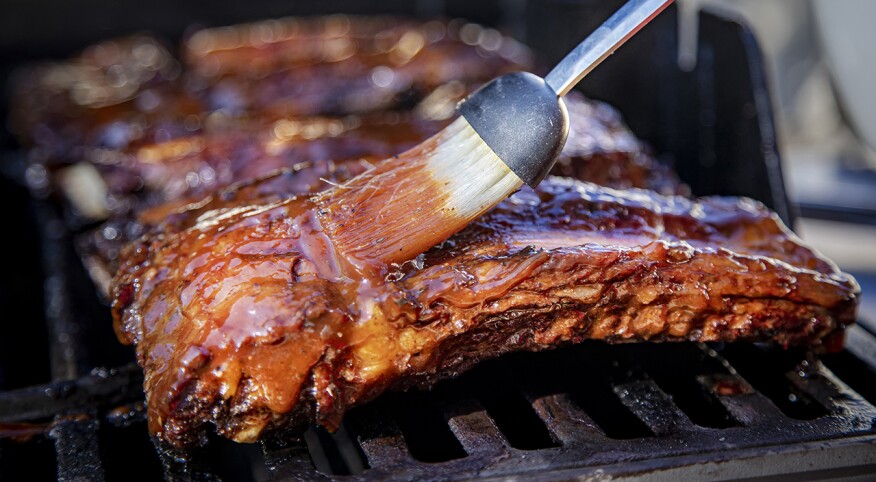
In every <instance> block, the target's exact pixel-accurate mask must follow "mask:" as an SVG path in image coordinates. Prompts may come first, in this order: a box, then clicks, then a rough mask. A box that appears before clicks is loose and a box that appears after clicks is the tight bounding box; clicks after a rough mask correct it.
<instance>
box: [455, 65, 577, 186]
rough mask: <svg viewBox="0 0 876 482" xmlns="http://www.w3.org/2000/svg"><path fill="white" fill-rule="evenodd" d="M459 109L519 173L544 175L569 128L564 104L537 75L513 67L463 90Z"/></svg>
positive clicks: (532, 181) (534, 177) (536, 178)
mask: <svg viewBox="0 0 876 482" xmlns="http://www.w3.org/2000/svg"><path fill="white" fill-rule="evenodd" d="M459 113H460V114H461V115H462V116H463V117H465V120H466V121H468V123H469V124H470V125H471V126H472V128H473V129H474V130H475V132H477V133H478V135H480V136H481V139H483V140H484V142H486V143H487V145H488V146H490V148H491V149H492V150H493V152H495V153H496V155H497V156H499V158H500V159H502V161H503V162H504V163H505V164H506V165H507V166H508V167H509V168H510V169H511V171H513V172H514V174H516V175H517V176H518V177H519V178H520V179H522V180H523V182H525V183H526V184H528V185H529V186H531V187H535V186H537V185H538V183H540V182H541V181H542V179H544V178H545V176H547V174H548V172H550V170H551V168H552V167H553V166H554V162H555V161H556V159H557V156H559V155H560V151H562V150H563V145H564V144H565V143H566V136H567V135H568V133H569V115H568V113H567V112H566V105H565V103H564V102H563V101H562V99H560V98H559V97H557V94H556V92H554V90H553V89H552V88H551V87H550V86H549V85H547V83H545V81H544V79H542V78H541V77H539V76H537V75H534V74H530V73H527V72H515V73H511V74H506V75H503V76H501V77H498V78H496V79H494V80H492V81H490V82H489V83H488V84H485V85H484V86H482V87H481V88H480V89H478V90H477V91H475V92H474V93H472V94H471V95H470V96H468V98H467V99H465V100H464V101H462V102H461V103H460V105H459Z"/></svg>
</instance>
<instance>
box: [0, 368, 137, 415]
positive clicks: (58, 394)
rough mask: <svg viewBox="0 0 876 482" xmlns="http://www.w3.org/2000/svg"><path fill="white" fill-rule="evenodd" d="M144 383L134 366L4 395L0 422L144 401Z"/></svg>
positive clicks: (0, 398) (1, 396) (0, 407)
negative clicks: (138, 400) (139, 400)
mask: <svg viewBox="0 0 876 482" xmlns="http://www.w3.org/2000/svg"><path fill="white" fill-rule="evenodd" d="M142 383H143V374H142V371H141V370H140V369H139V368H138V367H137V366H136V365H134V364H131V365H126V366H124V367H122V368H119V369H116V370H109V371H106V372H103V371H102V372H96V373H94V374H92V375H88V376H85V377H82V378H79V379H76V380H67V381H61V382H56V383H49V384H45V385H37V386H33V387H28V388H22V389H19V390H11V391H7V392H0V421H2V422H21V421H26V420H34V419H39V418H45V417H51V416H53V415H59V414H63V413H67V412H71V411H75V410H76V409H81V408H84V407H89V408H91V407H94V406H96V405H97V406H110V405H114V404H119V403H124V402H127V401H130V400H137V399H142V397H143V386H142Z"/></svg>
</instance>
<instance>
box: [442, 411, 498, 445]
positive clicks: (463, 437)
mask: <svg viewBox="0 0 876 482" xmlns="http://www.w3.org/2000/svg"><path fill="white" fill-rule="evenodd" d="M441 411H442V413H443V414H444V418H445V419H446V420H447V424H448V425H449V426H450V430H451V431H452V432H453V435H455V436H456V439H457V440H459V443H460V444H461V445H462V448H463V449H465V451H466V453H468V454H469V455H488V454H500V453H505V452H507V448H508V442H507V441H506V440H505V438H504V437H503V436H502V434H501V433H500V431H499V428H498V427H496V423H495V422H494V421H493V419H492V418H490V416H489V415H488V414H487V411H486V409H484V407H483V406H482V405H481V404H480V403H479V402H477V401H476V400H473V399H465V400H458V401H454V402H452V403H447V404H442V406H441Z"/></svg>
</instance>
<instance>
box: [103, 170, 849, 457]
mask: <svg viewBox="0 0 876 482" xmlns="http://www.w3.org/2000/svg"><path fill="white" fill-rule="evenodd" d="M308 170H309V168H302V169H299V170H298V171H297V172H291V171H287V172H284V173H279V174H276V175H273V176H269V177H267V178H264V179H262V180H258V181H253V182H248V183H243V184H241V185H239V186H236V187H234V188H230V189H226V190H223V191H221V192H219V193H217V194H215V195H213V196H210V197H208V198H206V199H205V200H203V201H202V202H201V203H199V204H197V205H190V206H188V207H186V208H184V209H181V210H178V211H175V212H173V213H170V214H167V215H166V216H162V218H163V220H162V221H161V222H160V223H157V224H154V225H152V226H150V227H148V228H147V232H146V233H145V234H144V235H143V237H141V238H140V239H139V241H137V242H135V243H132V244H130V245H128V246H127V247H126V248H125V249H124V250H123V253H122V255H121V267H120V269H119V271H118V274H117V275H116V277H115V279H114V282H113V288H112V293H113V313H114V317H115V319H116V328H117V333H118V334H119V336H120V338H121V339H122V340H123V341H125V342H126V343H134V344H136V345H137V355H138V360H139V363H140V364H141V365H142V367H143V369H144V371H145V374H146V379H145V388H146V393H147V401H148V416H149V426H150V429H151V431H152V432H153V433H154V434H155V435H156V436H157V437H158V438H159V439H160V440H163V441H166V442H169V443H171V444H173V445H175V446H177V447H185V446H189V445H193V444H199V443H201V442H203V441H204V437H205V434H206V433H207V432H208V427H209V426H210V425H211V424H212V425H214V426H215V429H216V431H217V432H218V433H219V434H221V435H223V436H226V437H229V438H232V439H234V440H237V441H243V442H246V441H253V440H256V439H257V438H259V437H260V436H262V435H263V433H265V432H270V431H277V430H301V429H303V428H304V427H306V426H307V425H308V424H311V423H318V424H321V425H324V426H327V427H329V428H332V427H335V426H337V424H338V423H339V421H340V418H341V417H342V415H343V414H344V412H345V411H346V410H347V409H348V408H349V407H352V406H354V405H358V404H361V403H363V402H366V401H368V400H370V399H373V398H374V397H376V396H377V395H379V394H380V393H382V392H383V391H385V390H387V389H393V388H403V387H407V386H411V385H420V386H429V385H431V384H433V383H434V382H435V381H437V380H439V379H441V378H444V377H449V376H454V375H456V374H458V373H460V372H461V371H463V370H465V369H467V368H469V367H470V366H472V365H473V364H475V363H477V362H478V361H480V360H484V359H488V358H492V357H496V356H498V355H501V354H503V353H506V352H510V351H519V350H544V349H549V348H554V347H558V346H562V345H565V344H569V343H576V342H580V341H582V340H585V339H598V340H605V341H607V342H612V343H620V342H633V341H646V340H648V341H681V340H693V341H767V342H773V343H777V344H780V345H785V346H788V345H807V346H812V347H818V346H819V345H821V344H824V343H827V342H828V341H829V340H830V339H832V338H836V337H838V336H841V333H842V329H843V327H844V326H846V325H847V324H849V323H851V322H852V321H853V320H854V316H855V308H856V302H857V296H858V291H859V289H858V287H857V285H856V284H855V281H854V280H853V279H852V278H851V277H849V276H848V275H845V274H843V273H841V272H840V271H839V270H838V269H837V268H836V267H835V266H834V265H833V264H832V263H830V262H829V261H827V260H825V259H824V258H822V257H821V256H820V255H818V254H817V253H815V252H814V251H812V250H811V249H810V248H808V247H806V246H805V245H804V244H802V243H801V242H800V240H799V239H798V238H796V237H795V236H794V235H793V234H792V233H791V232H790V231H789V230H788V229H787V228H786V227H785V226H784V225H782V223H781V222H780V221H779V219H778V218H777V216H776V215H775V214H774V213H771V212H770V211H769V210H767V209H766V208H765V207H764V206H762V205H760V204H759V203H757V202H755V201H752V200H749V199H741V198H728V197H710V198H702V199H699V200H695V201H692V200H688V199H686V198H683V197H673V196H661V195H659V194H656V193H654V192H652V191H646V190H639V189H629V190H623V191H621V190H614V189H610V188H605V187H599V186H597V185H595V184H591V183H586V182H580V181H574V180H570V179H563V178H556V177H552V178H548V179H547V180H546V181H545V182H544V183H543V184H542V185H541V186H540V187H539V188H538V189H537V190H535V191H532V190H529V189H524V190H523V191H521V192H519V193H517V194H515V195H514V196H512V197H511V198H509V199H508V200H506V201H504V202H503V203H501V204H500V205H499V206H497V207H496V208H495V209H493V210H492V211H490V212H489V213H488V214H487V215H485V216H484V217H482V218H481V219H479V220H478V221H476V222H474V223H473V224H471V225H470V226H469V227H468V228H466V229H465V230H464V231H462V232H460V233H459V234H457V235H456V236H454V237H452V238H451V239H449V240H448V241H446V242H444V243H443V244H441V245H439V246H437V247H435V248H433V249H432V250H430V251H428V252H427V253H425V254H424V255H421V256H419V257H418V258H416V259H414V260H410V261H409V262H406V263H403V264H402V265H391V266H374V267H373V269H372V270H368V271H367V272H361V271H358V270H357V269H355V268H353V267H351V266H350V265H348V264H347V263H346V261H345V260H344V259H343V258H341V257H338V256H337V255H335V253H334V252H333V250H332V248H331V243H330V241H329V240H328V239H327V238H326V236H325V235H324V234H323V233H322V231H321V229H320V224H319V215H318V213H317V212H315V211H314V210H313V207H314V204H313V203H314V201H312V200H311V199H310V198H309V197H308V196H295V195H290V194H289V192H295V191H296V190H300V189H301V188H302V187H303V186H306V185H309V182H310V181H307V179H312V178H313V177H318V176H314V175H313V174H308ZM320 175H321V174H320ZM301 179H305V181H304V182H302V181H301ZM400 214H401V213H400ZM363 222H367V221H365V220H363Z"/></svg>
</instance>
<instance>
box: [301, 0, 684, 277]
mask: <svg viewBox="0 0 876 482" xmlns="http://www.w3.org/2000/svg"><path fill="white" fill-rule="evenodd" d="M670 3H672V0H632V1H630V2H628V3H627V4H625V5H624V6H623V7H622V8H621V9H620V10H618V11H617V12H615V14H614V15H612V16H611V17H610V18H609V19H608V20H606V22H605V23H604V24H602V26H600V27H599V28H598V29H597V30H596V31H595V32H593V33H592V34H591V35H590V36H589V37H587V39H585V40H584V41H583V42H582V43H581V44H579V45H578V46H577V47H575V49H573V50H572V51H571V52H570V53H569V54H568V55H567V56H566V57H565V58H564V59H563V60H562V61H561V62H560V63H559V64H557V66H556V67H555V68H554V69H553V70H552V71H551V72H550V73H549V74H548V75H547V77H545V78H544V79H542V78H541V77H539V76H537V75H534V74H530V73H526V72H516V73H512V74H508V75H504V76H501V77H498V78H496V79H494V80H492V81H490V82H489V83H487V84H486V85H484V86H483V87H481V88H480V89H479V90H477V91H476V92H474V93H472V94H471V95H470V96H469V97H468V98H467V99H465V100H464V101H463V102H462V103H461V104H460V106H459V113H460V116H459V117H458V118H457V119H456V120H454V121H453V122H452V123H451V124H450V125H449V126H447V127H446V128H444V129H443V130H442V131H440V132H439V133H437V134H436V135H434V136H433V137H431V138H429V139H427V140H426V141H424V142H423V143H422V144H420V145H418V146H416V147H414V148H412V149H410V150H408V151H407V152H404V153H402V154H400V155H399V156H397V157H394V158H391V159H387V160H384V161H381V162H380V163H378V164H377V165H376V166H375V167H374V168H373V169H371V170H369V171H367V172H365V173H363V174H362V175H360V176H358V177H356V178H354V179H352V180H350V181H348V182H346V183H344V184H342V185H339V186H336V187H335V188H333V189H331V190H328V191H326V192H324V193H323V194H321V195H319V196H317V197H316V198H315V199H314V201H315V202H316V204H317V206H318V211H317V212H318V215H319V219H320V223H321V225H322V227H323V229H324V230H325V231H326V232H327V233H328V235H329V237H330V238H331V239H332V244H333V245H334V248H335V249H336V250H337V251H338V252H340V253H342V254H343V255H345V256H346V257H347V259H349V260H350V261H352V262H353V263H354V264H355V265H357V266H358V267H359V268H365V266H368V265H387V264H390V263H401V262H403V261H406V260H409V259H413V258H414V257H416V256H417V255H418V254H420V253H422V252H425V251H426V250H428V249H429V248H430V247H432V246H434V245H436V244H438V243H441V242H442V241H444V240H446V239H447V238H449V237H450V236H452V235H453V234H455V233H456V232H458V231H460V230H461V229H462V228H464V227H465V226H466V225H467V224H468V223H470V222H471V221H472V220H474V219H475V218H477V217H478V216H480V215H482V214H483V213H485V212H486V211H487V210H489V209H490V208H492V207H493V206H495V205H496V204H498V203H499V202H501V201H502V200H503V199H505V198H506V197H508V196H509V195H510V194H511V193H513V192H514V191H516V190H517V189H519V188H520V187H521V186H522V185H523V184H524V183H525V184H528V185H529V186H531V187H535V186H536V185H538V183H539V182H541V180H542V179H544V178H545V176H546V175H547V173H548V172H549V171H550V170H551V168H552V167H553V165H554V162H555V161H556V158H557V156H558V155H559V153H560V151H561V150H562V148H563V145H564V144H565V141H566V136H567V134H568V132H569V123H568V115H567V113H566V107H565V104H564V103H563V101H562V96H563V95H565V94H566V93H568V92H569V90H571V88H572V87H574V86H575V84H577V83H578V81H580V80H581V78H583V77H584V76H585V75H587V73H589V72H590V71H591V70H593V68H594V67H596V66H597V65H598V64H599V63H600V62H602V61H603V60H604V59H605V58H606V57H608V56H609V55H611V54H612V53H613V52H614V50H615V49H617V48H618V47H619V46H620V45H622V44H623V43H624V42H625V41H626V40H627V39H629V38H630V37H632V36H633V35H634V34H635V33H636V32H638V31H639V30H640V29H641V28H642V27H643V26H645V25H646V24H647V23H648V22H649V21H650V20H651V19H653V18H654V17H655V16H656V15H657V14H658V13H660V12H661V11H662V10H663V9H664V8H665V7H666V6H667V5H669V4H670Z"/></svg>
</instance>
